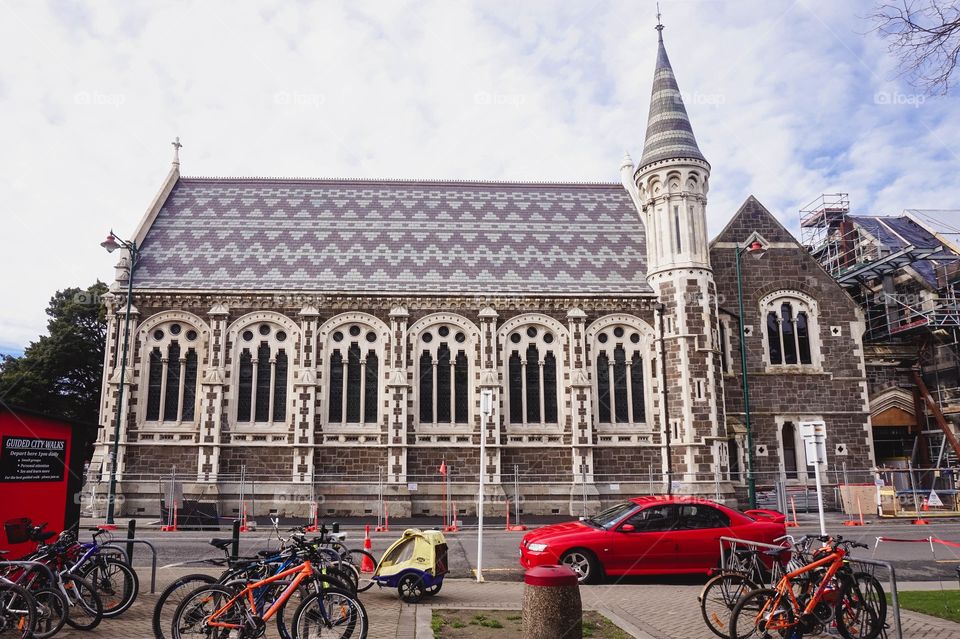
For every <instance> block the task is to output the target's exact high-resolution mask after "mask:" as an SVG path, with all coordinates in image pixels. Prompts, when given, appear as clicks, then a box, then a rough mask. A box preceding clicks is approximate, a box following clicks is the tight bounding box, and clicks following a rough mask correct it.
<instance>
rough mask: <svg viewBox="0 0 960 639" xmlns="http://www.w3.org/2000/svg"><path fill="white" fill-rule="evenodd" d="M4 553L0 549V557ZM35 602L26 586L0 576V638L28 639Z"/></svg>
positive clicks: (34, 621)
mask: <svg viewBox="0 0 960 639" xmlns="http://www.w3.org/2000/svg"><path fill="white" fill-rule="evenodd" d="M4 554H6V551H5V550H0V557H2V556H3V555H4ZM36 614H37V602H36V601H35V600H34V598H33V595H31V594H30V592H29V591H28V590H27V589H26V588H21V587H20V586H18V585H16V584H15V583H13V582H12V581H10V580H9V579H6V578H4V577H0V639H18V638H19V639H28V637H31V636H32V635H33V628H34V626H35V625H36Z"/></svg>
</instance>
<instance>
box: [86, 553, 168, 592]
mask: <svg viewBox="0 0 960 639" xmlns="http://www.w3.org/2000/svg"><path fill="white" fill-rule="evenodd" d="M128 544H143V545H144V546H146V547H147V548H149V549H150V553H151V555H152V557H151V558H150V594H151V595H152V594H154V593H155V592H156V591H157V548H156V546H154V545H153V544H151V543H150V542H149V541H147V540H146V539H124V540H122V541H121V540H110V541H107V542H104V543H102V544H100V546H101V547H102V546H109V547H110V548H115V549H117V550H119V551H120V552H121V553H122V555H123V558H124V561H125V562H126V563H127V565H129V566H130V567H131V568H133V564H131V563H130V555H128V554H127V551H126V550H125V549H124V548H123V546H125V545H128ZM134 570H136V569H135V568H134Z"/></svg>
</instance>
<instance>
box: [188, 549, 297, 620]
mask: <svg viewBox="0 0 960 639" xmlns="http://www.w3.org/2000/svg"><path fill="white" fill-rule="evenodd" d="M291 575H296V576H295V577H294V578H293V581H291V582H290V584H289V585H288V586H287V587H286V589H285V590H284V591H283V592H282V593H280V596H279V597H277V599H276V600H275V601H274V602H273V604H272V605H271V606H270V607H269V608H267V610H266V612H264V613H263V614H260V613H259V612H258V611H257V598H256V597H254V594H253V593H254V591H255V590H256V589H258V588H262V587H263V586H267V585H269V584H272V583H274V582H276V581H280V580H281V579H285V578H286V577H289V576H291ZM311 576H313V566H312V565H310V562H309V561H305V562H303V563H302V564H300V565H299V566H294V567H293V568H288V569H287V570H284V571H282V572H278V573H277V574H275V575H273V576H271V577H267V578H266V579H263V580H261V581H255V582H254V583H252V584H247V586H246V587H245V588H244V589H243V590H241V591H240V592H238V593H237V594H236V595H234V596H233V597H231V598H230V600H229V601H228V602H227V603H226V604H224V605H223V606H221V607H220V609H219V610H217V611H216V612H214V613H213V614H212V615H210V618H209V619H208V620H207V625H208V626H212V627H214V628H227V629H240V628H242V627H243V625H242V624H235V623H227V622H224V621H217V619H218V618H219V617H221V616H223V614H224V613H226V612H227V611H228V610H229V609H230V608H231V607H232V606H233V604H234V603H236V602H237V601H238V600H239V599H241V598H242V597H244V596H246V597H247V599H248V601H249V603H250V608H251V610H253V614H255V615H257V616H258V617H260V618H261V619H262V620H263V621H269V620H270V618H271V617H273V616H274V615H275V614H277V610H279V609H280V607H281V606H283V604H285V603H286V602H287V600H288V599H289V598H290V596H291V595H292V594H293V592H294V591H295V590H296V589H297V587H299V586H300V584H301V583H303V581H304V580H305V579H308V578H310V577H311Z"/></svg>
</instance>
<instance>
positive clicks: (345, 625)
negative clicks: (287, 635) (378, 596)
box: [291, 589, 369, 639]
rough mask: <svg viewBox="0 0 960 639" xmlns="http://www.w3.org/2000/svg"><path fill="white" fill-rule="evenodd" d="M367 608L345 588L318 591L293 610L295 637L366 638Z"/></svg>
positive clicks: (297, 638) (293, 636) (319, 638)
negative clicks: (344, 589)
mask: <svg viewBox="0 0 960 639" xmlns="http://www.w3.org/2000/svg"><path fill="white" fill-rule="evenodd" d="M368 626H369V620H368V619H367V611H366V609H365V608H364V607H363V604H362V603H360V600H359V599H357V598H356V597H354V596H353V595H351V594H350V593H349V592H346V591H343V590H335V589H330V590H323V591H321V592H315V593H313V594H312V595H310V596H309V597H307V598H306V599H305V600H304V601H303V603H301V604H300V605H299V606H298V607H297V610H296V612H294V613H293V623H292V628H291V631H292V632H291V635H292V639H366V637H367V632H368V630H369V628H368Z"/></svg>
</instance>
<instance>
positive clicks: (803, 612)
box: [730, 537, 886, 639]
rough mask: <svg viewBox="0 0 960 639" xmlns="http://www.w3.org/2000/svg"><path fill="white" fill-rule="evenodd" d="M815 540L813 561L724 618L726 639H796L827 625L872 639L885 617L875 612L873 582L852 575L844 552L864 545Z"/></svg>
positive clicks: (850, 636) (850, 637) (851, 637)
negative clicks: (727, 628)
mask: <svg viewBox="0 0 960 639" xmlns="http://www.w3.org/2000/svg"><path fill="white" fill-rule="evenodd" d="M820 539H821V541H823V542H824V547H823V548H821V549H820V550H819V551H817V552H816V553H815V554H814V556H813V561H811V562H810V563H808V564H807V565H805V566H803V567H801V568H798V569H797V570H794V571H793V572H790V573H787V574H786V575H784V576H783V577H782V578H781V579H780V581H779V582H778V583H777V585H776V588H760V589H757V590H754V591H752V592H750V593H748V594H747V595H745V596H744V597H743V598H742V599H740V601H739V602H738V603H737V605H736V607H735V608H734V609H733V614H732V615H731V617H730V639H747V638H753V637H756V638H758V639H768V638H771V637H781V638H784V639H802V637H803V635H804V634H819V633H821V632H823V630H824V629H825V628H827V627H829V626H830V625H831V624H835V625H836V629H837V632H838V633H839V634H840V636H842V637H844V638H845V639H876V637H877V636H878V635H879V634H880V633H881V631H882V630H883V624H884V619H883V616H885V615H886V613H885V609H884V612H883V614H882V616H881V613H880V612H879V610H880V607H879V604H878V602H877V601H876V595H877V593H876V585H875V584H874V583H873V582H875V580H873V577H872V576H869V575H864V574H862V573H854V572H853V570H852V568H851V567H850V565H849V563H848V562H847V561H845V558H846V557H847V554H848V553H849V549H850V548H855V547H858V548H866V547H867V546H866V545H864V544H860V543H857V542H853V541H843V540H842V539H841V538H840V537H837V538H836V539H831V538H829V537H821V538H820ZM870 580H872V581H870ZM881 596H882V593H881Z"/></svg>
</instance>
